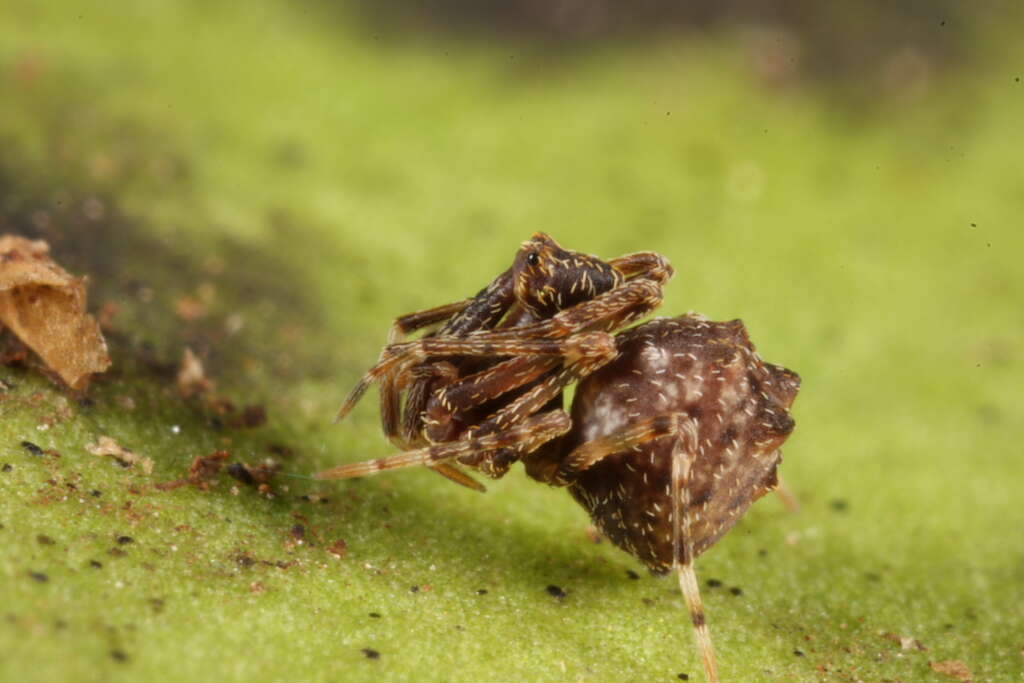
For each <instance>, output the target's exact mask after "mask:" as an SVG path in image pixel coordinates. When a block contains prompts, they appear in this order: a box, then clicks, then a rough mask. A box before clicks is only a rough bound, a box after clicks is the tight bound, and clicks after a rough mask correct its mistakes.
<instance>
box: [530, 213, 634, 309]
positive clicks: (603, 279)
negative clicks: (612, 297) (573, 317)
mask: <svg viewBox="0 0 1024 683" xmlns="http://www.w3.org/2000/svg"><path fill="white" fill-rule="evenodd" d="M512 272H513V275H514V276H515V293H516V301H518V302H519V304H520V305H521V306H522V307H523V308H525V309H526V310H528V311H529V312H530V313H531V314H533V315H534V316H536V317H537V318H548V317H550V316H552V315H554V314H555V313H557V312H558V311H561V310H564V309H566V308H570V307H572V306H575V305H576V304H578V303H580V302H581V301H587V300H589V299H593V298H594V297H595V296H597V295H598V294H603V293H604V292H607V291H608V290H610V289H613V288H615V287H617V286H618V285H619V284H621V283H622V279H623V278H622V275H621V274H620V273H619V272H618V271H616V270H615V269H614V268H612V267H611V265H609V264H608V263H606V262H604V261H602V260H601V259H599V258H597V257H596V256H591V255H589V254H581V253H580V252H578V251H569V250H567V249H563V248H562V247H561V246H560V245H559V244H558V242H556V241H555V240H554V239H553V238H552V237H551V236H550V235H547V234H545V233H543V232H538V233H535V234H534V235H533V237H532V238H530V239H529V240H528V241H526V242H523V245H522V246H521V247H520V248H519V253H518V254H516V260H515V262H514V263H513V264H512Z"/></svg>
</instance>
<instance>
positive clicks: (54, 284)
mask: <svg viewBox="0 0 1024 683" xmlns="http://www.w3.org/2000/svg"><path fill="white" fill-rule="evenodd" d="M85 305H86V280H85V278H76V277H74V276H72V275H71V274H70V273H68V272H67V271H66V270H64V269H63V268H61V267H60V266H59V265H57V264H56V263H55V262H54V261H53V259H51V258H50V246H49V245H48V244H47V243H46V242H44V241H42V240H29V239H26V238H24V237H18V236H16V235H3V236H0V323H2V324H3V325H4V326H6V327H7V328H9V329H10V330H11V331H12V332H13V333H14V334H15V335H16V336H17V337H18V338H19V339H20V340H21V341H22V342H23V343H24V344H25V345H26V346H28V347H29V348H31V349H32V350H33V351H35V352H36V353H37V354H38V355H39V357H40V358H41V359H42V360H43V362H44V363H46V365H47V367H49V368H50V369H51V370H53V371H54V372H55V373H57V375H58V376H59V377H60V378H61V380H63V381H64V382H65V383H66V384H67V385H68V386H69V387H71V388H72V389H75V390H78V391H84V390H85V389H86V387H87V386H88V384H89V379H90V377H91V375H93V374H94V373H97V372H103V371H104V370H106V369H107V368H109V367H110V355H109V354H108V353H107V343H106V341H105V340H104V339H103V333H102V332H100V328H99V325H98V324H97V323H96V320H95V319H94V318H93V317H92V316H91V315H89V314H88V313H86V308H85Z"/></svg>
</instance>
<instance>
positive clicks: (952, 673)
mask: <svg viewBox="0 0 1024 683" xmlns="http://www.w3.org/2000/svg"><path fill="white" fill-rule="evenodd" d="M928 665H929V666H930V667H931V668H932V671H934V672H936V673H940V674H943V675H945V676H949V677H950V678H955V679H956V680H958V681H963V682H964V683H970V681H972V680H974V676H973V674H971V670H970V669H968V668H967V665H966V664H964V663H963V661H961V660H959V659H944V660H942V661H940V662H928Z"/></svg>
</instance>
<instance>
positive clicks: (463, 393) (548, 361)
mask: <svg viewBox="0 0 1024 683" xmlns="http://www.w3.org/2000/svg"><path fill="white" fill-rule="evenodd" d="M561 362H562V361H561V359H560V358H558V357H557V356H516V357H513V358H509V359H508V360H505V361H502V362H500V363H498V364H497V365H493V366H491V367H489V368H487V369H485V370H482V371H480V372H478V373H475V374H472V375H469V376H468V377H464V378H462V379H460V380H458V381H456V382H453V383H452V384H449V385H448V386H446V387H443V388H441V389H440V390H438V391H436V393H435V394H434V397H433V400H429V401H424V402H423V404H422V409H423V411H424V414H425V417H424V420H423V421H424V425H425V428H426V434H427V438H428V439H430V440H431V441H442V440H445V439H446V438H450V437H448V436H446V435H447V434H449V433H450V429H451V428H452V422H453V421H454V420H455V419H456V417H457V416H459V415H465V414H466V413H467V412H469V411H470V410H472V409H473V408H476V407H478V406H481V405H483V404H485V403H487V402H488V401H491V400H493V399H495V398H498V397H499V396H501V395H503V394H505V393H508V392H509V391H512V390H514V389H517V388H519V387H521V386H523V385H526V384H529V383H530V382H533V381H536V380H537V379H539V378H540V377H542V376H543V375H544V374H545V373H547V372H549V371H551V370H553V369H554V368H555V367H557V366H558V365H560V364H561ZM532 412H537V411H536V410H534V411H532ZM530 414H532V413H530Z"/></svg>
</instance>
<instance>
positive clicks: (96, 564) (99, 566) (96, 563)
mask: <svg viewBox="0 0 1024 683" xmlns="http://www.w3.org/2000/svg"><path fill="white" fill-rule="evenodd" d="M89 566H90V567H92V568H93V569H103V563H102V562H100V561H99V560H89Z"/></svg>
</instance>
